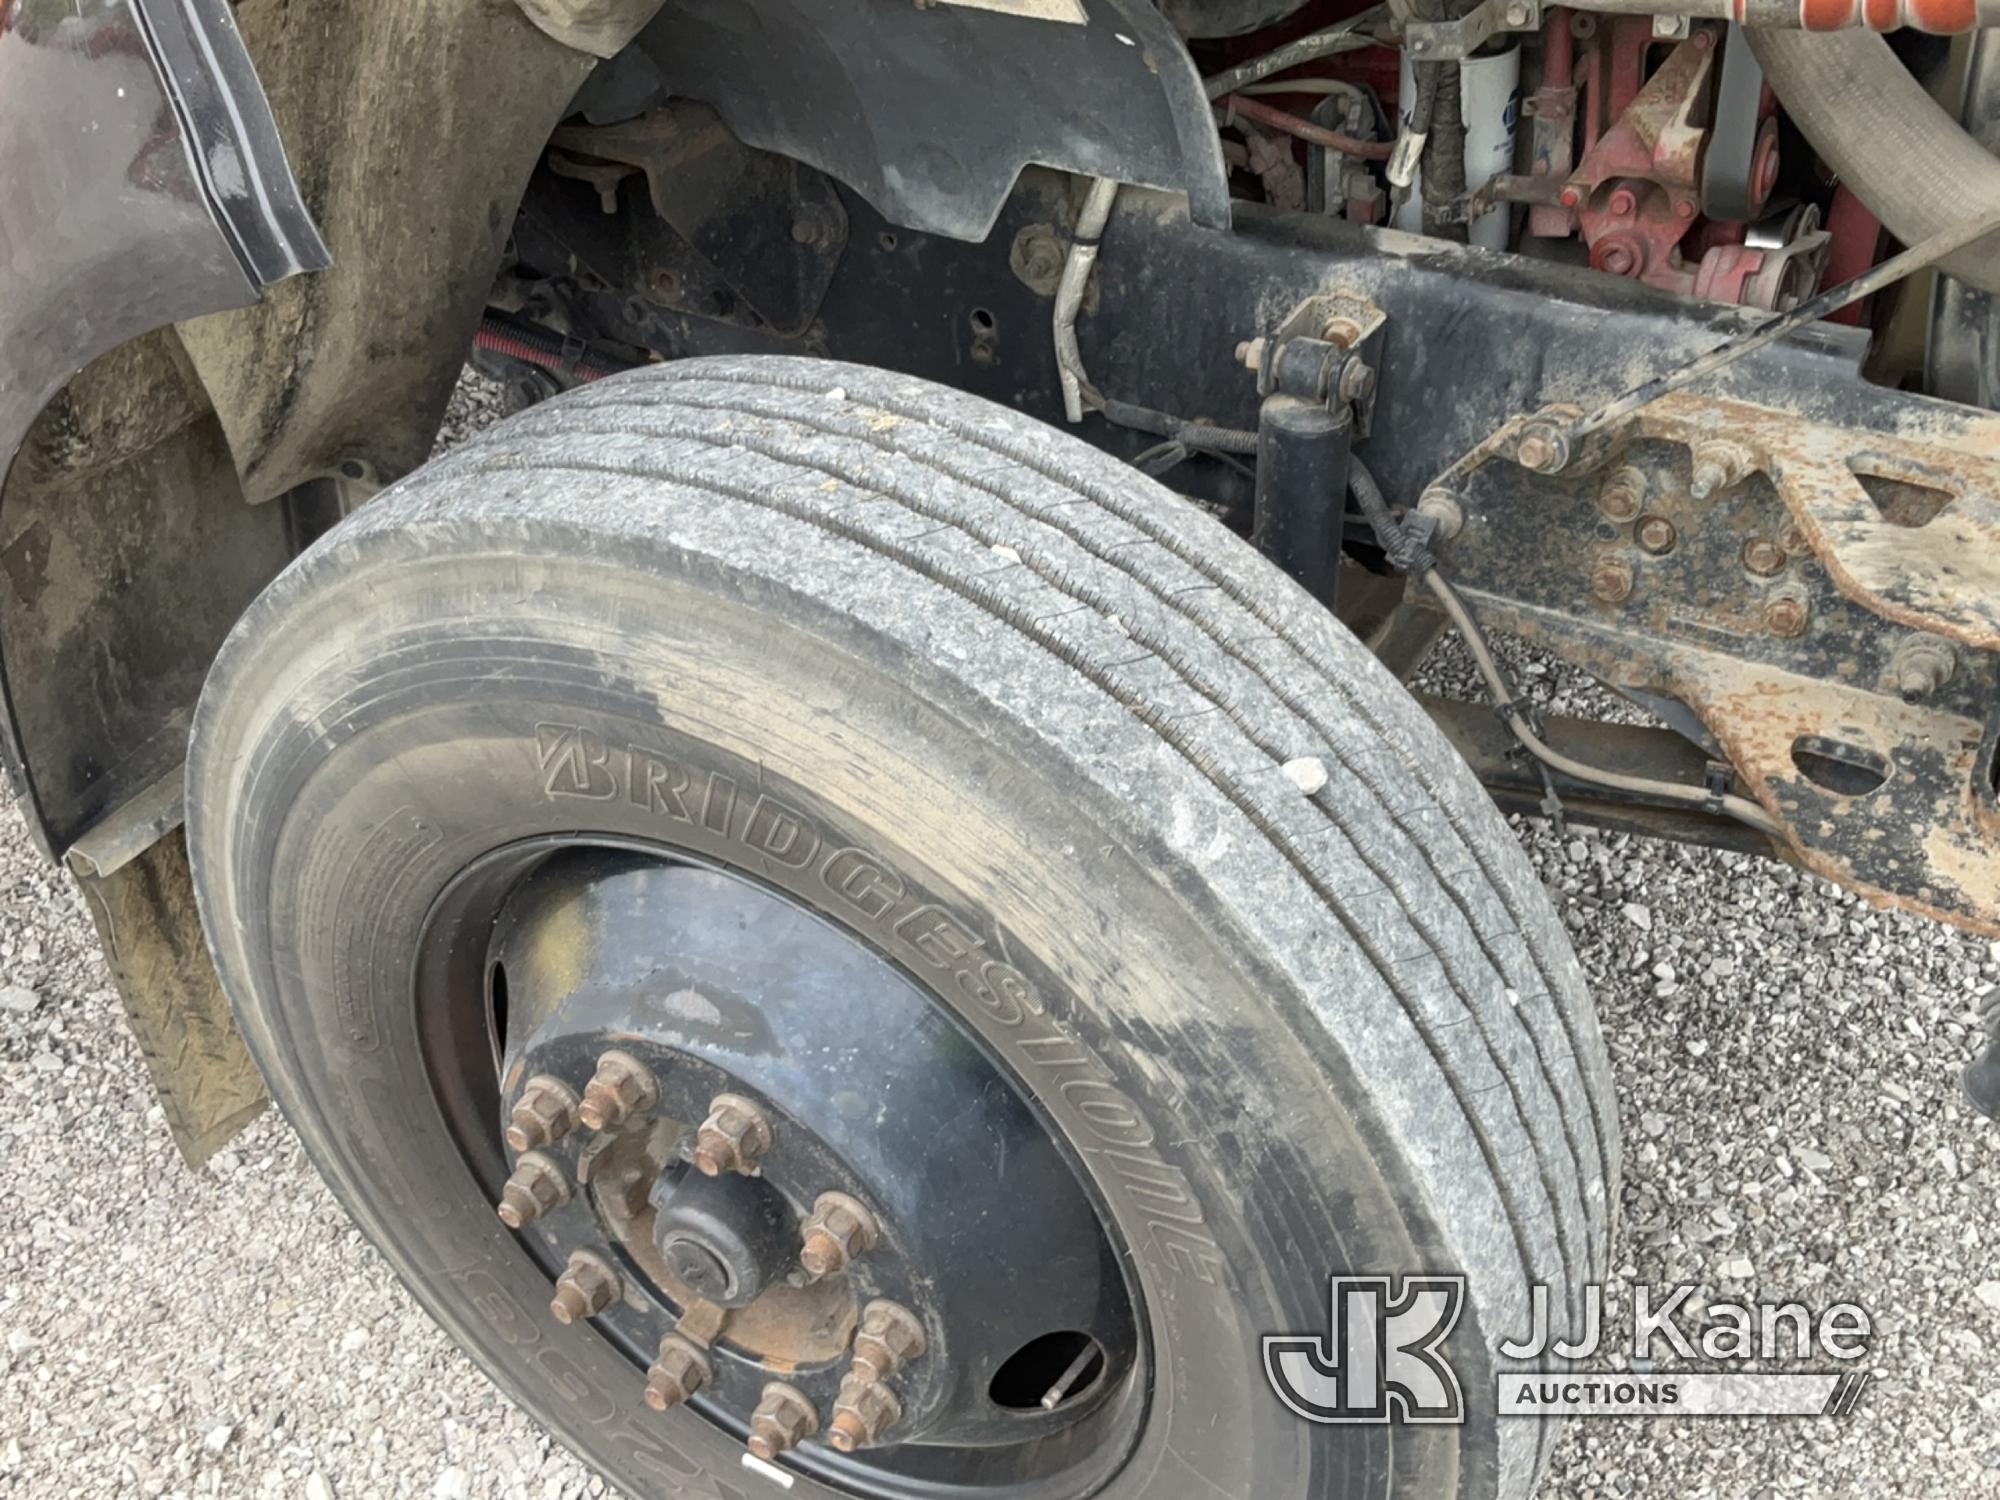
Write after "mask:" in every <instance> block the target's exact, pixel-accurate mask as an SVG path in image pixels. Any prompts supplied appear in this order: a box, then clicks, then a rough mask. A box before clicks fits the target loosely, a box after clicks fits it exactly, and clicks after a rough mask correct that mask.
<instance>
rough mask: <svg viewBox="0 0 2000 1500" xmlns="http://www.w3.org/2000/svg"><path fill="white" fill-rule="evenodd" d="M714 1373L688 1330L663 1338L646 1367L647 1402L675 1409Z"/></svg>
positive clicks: (670, 1409) (666, 1409)
mask: <svg viewBox="0 0 2000 1500" xmlns="http://www.w3.org/2000/svg"><path fill="white" fill-rule="evenodd" d="M714 1377H715V1367H714V1366H713V1365H711V1364H710V1363H709V1362H708V1355H707V1354H706V1353H704V1352H703V1351H702V1348H701V1346H700V1345H699V1344H697V1343H695V1341H694V1340H693V1339H691V1338H689V1337H687V1335H685V1334H680V1333H670V1334H668V1335H667V1336H666V1337H665V1338H663V1339H661V1340H660V1352H659V1357H658V1358H656V1359H655V1360H654V1361H653V1364H652V1367H651V1368H650V1369H648V1370H647V1371H646V1404H647V1405H648V1406H650V1407H652V1408H653V1410H654V1411H672V1410H673V1409H674V1408H675V1407H676V1406H679V1405H680V1404H681V1403H682V1402H683V1401H685V1400H687V1398H688V1397H690V1396H692V1395H693V1394H694V1393H695V1392H696V1391H698V1390H700V1389H701V1388H702V1387H703V1386H705V1385H707V1384H708V1382H709V1381H710V1380H712V1379H713V1378H714Z"/></svg>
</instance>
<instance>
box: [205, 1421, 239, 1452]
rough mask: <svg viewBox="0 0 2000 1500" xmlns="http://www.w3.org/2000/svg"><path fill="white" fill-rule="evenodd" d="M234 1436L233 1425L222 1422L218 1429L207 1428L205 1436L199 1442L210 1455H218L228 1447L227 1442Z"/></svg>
mask: <svg viewBox="0 0 2000 1500" xmlns="http://www.w3.org/2000/svg"><path fill="white" fill-rule="evenodd" d="M235 1436H236V1428H235V1425H234V1424H233V1423H229V1422H224V1423H223V1424H222V1425H221V1426H219V1427H211V1428H209V1429H208V1432H207V1434H206V1435H204V1436H203V1438H202V1440H201V1445H202V1447H204V1448H206V1449H207V1450H208V1451H209V1452H210V1453H220V1452H221V1451H222V1450H223V1449H224V1448H227V1447H228V1446H229V1440H230V1439H231V1438H233V1437H235Z"/></svg>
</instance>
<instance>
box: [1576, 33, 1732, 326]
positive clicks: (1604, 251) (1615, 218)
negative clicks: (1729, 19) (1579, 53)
mask: <svg viewBox="0 0 2000 1500" xmlns="http://www.w3.org/2000/svg"><path fill="white" fill-rule="evenodd" d="M1651 46H1652V21H1651V19H1650V18H1649V17H1646V16H1621V17H1618V18H1617V19H1616V20H1615V21H1614V22H1613V23H1612V35H1611V37H1610V39H1609V45H1608V48H1600V49H1599V51H1598V53H1597V55H1598V56H1607V55H1608V59H1609V61H1608V63H1607V65H1606V68H1605V71H1604V73H1603V74H1601V75H1600V76H1605V77H1608V78H1609V79H1610V80H1612V81H1611V83H1610V85H1609V87H1608V88H1607V89H1606V90H1605V91H1604V92H1605V93H1606V94H1607V95H1608V96H1609V98H1610V99H1611V100H1612V101H1614V102H1615V100H1616V99H1617V98H1618V96H1619V93H1620V90H1621V89H1622V88H1623V86H1624V81H1625V80H1628V79H1629V78H1631V77H1632V76H1634V75H1635V73H1636V72H1637V70H1639V69H1641V68H1643V66H1644V62H1645V57H1646V54H1647V52H1648V51H1649V50H1650V49H1651ZM1714 63H1715V33H1714V32H1712V31H1707V30H1703V31H1697V32H1696V33H1694V35H1692V36H1690V37H1689V38H1688V39H1687V40H1686V41H1684V42H1681V43H1679V44H1678V45H1677V46H1675V48H1674V50H1673V52H1672V53H1671V54H1670V55H1669V56H1668V58H1667V60H1666V61H1665V62H1664V63H1662V64H1661V65H1660V67H1659V69H1658V70H1657V71H1656V72H1654V74H1653V76H1652V77H1651V78H1649V79H1647V80H1646V81H1645V83H1644V85H1643V86H1641V87H1640V88H1638V90H1637V91H1636V92H1635V93H1633V94H1632V95H1631V96H1630V98H1629V102H1628V103H1627V105H1626V107H1625V108H1624V109H1623V110H1622V111H1621V112H1620V114H1619V116H1618V120H1617V123H1616V124H1614V125H1612V126H1611V128H1610V129H1608V130H1606V131H1605V132H1604V134H1603V135H1602V136H1600V137H1599V138H1598V139H1597V140H1596V142H1595V143H1594V144H1593V145H1592V146H1591V147H1590V149H1589V150H1587V151H1586V152H1585V153H1584V156H1583V160H1582V161H1581V162H1579V163H1578V164H1577V167H1576V170H1575V171H1573V172H1572V173H1570V175H1569V179H1568V181H1566V182H1565V183H1564V184H1563V190H1562V193H1561V200H1560V201H1561V202H1562V204H1563V206H1564V207H1566V208H1569V209H1573V210H1574V211H1575V213H1576V217H1577V222H1578V224H1579V225H1580V227H1581V228H1582V230H1583V238H1584V240H1585V242H1586V243H1587V244H1588V245H1589V246H1590V263H1591V264H1592V265H1593V266H1595V267H1597V269H1599V270H1601V271H1608V272H1610V273H1611V274H1613V275H1616V276H1630V277H1632V278H1633V279H1634V280H1637V281H1643V282H1645V283H1646V284H1647V285H1648V286H1657V287H1662V288H1665V289H1666V290H1668V291H1673V292H1679V293H1682V294H1683V295H1685V294H1688V293H1690V292H1692V291H1693V289H1694V283H1695V274H1696V273H1695V267H1693V266H1692V265H1690V264H1689V263H1688V262H1687V261H1686V260H1685V259H1683V258H1682V256H1681V253H1680V248H1679V247H1680V244H1681V241H1682V240H1684V239H1685V238H1687V234H1688V231H1689V230H1690V229H1691V228H1693V227H1694V222H1695V220H1696V218H1697V217H1698V216H1699V214H1700V211H1701V158H1702V151H1703V148H1704V147H1705V146H1706V145H1707V140H1708V136H1707V131H1706V130H1705V129H1704V128H1703V127H1702V125H1700V124H1697V123H1696V121H1697V120H1698V119H1699V118H1701V117H1702V115H1703V112H1704V110H1705V107H1706V102H1707V97H1708V89H1709V80H1710V78H1711V77H1712V75H1713V72H1714ZM1592 92H1593V93H1594V92H1596V90H1595V89H1593V90H1592ZM1592 112H1593V113H1594V110H1593V111H1592Z"/></svg>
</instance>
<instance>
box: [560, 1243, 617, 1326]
mask: <svg viewBox="0 0 2000 1500" xmlns="http://www.w3.org/2000/svg"><path fill="white" fill-rule="evenodd" d="M623 1289H624V1288H623V1283H622V1282H620V1281H619V1279H618V1272H617V1271H616V1270H615V1269H613V1267H612V1265H611V1263H610V1262H609V1261H607V1260H606V1259H604V1257H603V1256H601V1255H593V1254H592V1253H591V1252H590V1251H588V1250H579V1251H577V1252H576V1253H575V1254H574V1255H572V1256H570V1258H569V1264H568V1265H567V1266H564V1267H563V1273H562V1275H560V1276H558V1277H557V1278H556V1295H555V1300H554V1301H552V1302H550V1303H549V1311H550V1312H551V1313H553V1314H554V1315H555V1320H556V1321H557V1322H558V1323H565V1324H567V1323H577V1322H581V1321H582V1320H583V1319H585V1318H594V1317H596V1316H597V1315H598V1314H599V1313H601V1312H603V1311H604V1310H605V1309H606V1308H607V1307H609V1306H611V1304H612V1303H614V1302H616V1301H617V1300H618V1298H619V1295H620V1293H621V1292H622V1291H623Z"/></svg>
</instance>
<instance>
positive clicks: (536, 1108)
mask: <svg viewBox="0 0 2000 1500" xmlns="http://www.w3.org/2000/svg"><path fill="white" fill-rule="evenodd" d="M577 1104H578V1101H577V1097H576V1090H574V1089H572V1088H571V1087H570V1086H569V1085H568V1084H566V1083H564V1082H563V1081H562V1080H561V1079H560V1078H552V1077H550V1076H549V1075H548V1074H547V1073H538V1074H536V1075H535V1076H534V1077H533V1078H530V1079H529V1080H528V1084H527V1087H526V1088H524V1089H522V1090H521V1097H520V1098H519V1099H517V1100H516V1101H515V1102H514V1109H513V1113H512V1114H511V1115H510V1116H509V1118H508V1125H507V1144H508V1145H510V1146H512V1147H513V1148H514V1149H515V1150H516V1151H533V1150H535V1149H537V1148H538V1147H541V1146H552V1145H554V1144H555V1143H556V1142H557V1141H559V1140H561V1139H562V1138H563V1137H564V1136H566V1135H568V1134H569V1131H570V1127H571V1126H572V1125H574V1124H576V1111H577Z"/></svg>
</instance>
